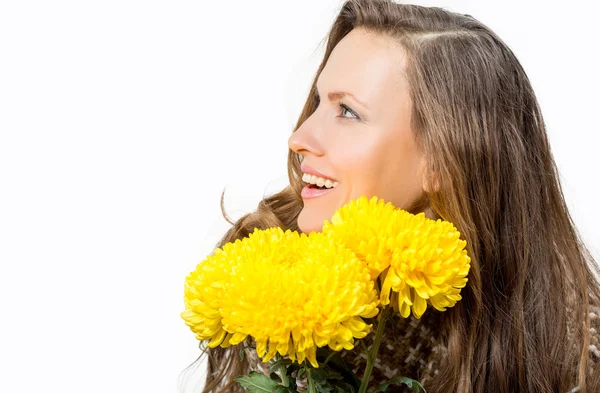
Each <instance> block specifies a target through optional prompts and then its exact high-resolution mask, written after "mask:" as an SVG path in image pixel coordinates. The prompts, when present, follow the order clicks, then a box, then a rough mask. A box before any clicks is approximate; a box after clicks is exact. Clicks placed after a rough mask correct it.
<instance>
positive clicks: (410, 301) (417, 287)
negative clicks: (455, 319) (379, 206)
mask: <svg viewBox="0 0 600 393" xmlns="http://www.w3.org/2000/svg"><path fill="white" fill-rule="evenodd" d="M396 214H397V215H398V220H397V222H398V223H399V224H400V227H399V228H400V230H399V232H398V234H397V236H396V239H395V240H394V242H393V244H394V246H393V247H394V251H393V254H392V262H391V264H390V267H389V269H388V270H387V272H386V273H385V277H384V278H383V284H382V288H381V302H382V304H388V303H389V301H390V300H389V295H390V290H392V291H394V292H395V293H397V295H396V296H397V303H396V302H395V304H396V305H397V307H398V309H399V311H400V314H401V315H402V316H403V317H405V318H406V317H408V315H409V314H410V311H411V308H412V313H413V315H414V316H415V317H416V318H420V317H421V316H422V315H423V313H424V312H425V309H426V308H427V303H429V304H431V305H432V306H433V307H434V308H435V309H437V310H439V311H444V310H446V308H447V307H452V306H454V305H455V304H456V302H457V301H459V300H460V299H461V296H460V290H461V288H464V286H465V285H466V283H467V274H468V273H469V268H470V262H471V258H470V257H469V256H468V255H467V251H466V250H465V249H464V248H465V246H466V244H467V242H466V241H464V240H461V239H460V232H458V230H457V229H456V228H455V227H454V225H452V223H450V222H448V221H443V220H440V219H438V220H435V221H434V220H431V219H429V218H427V217H425V215H424V214H423V213H419V214H417V215H414V214H410V213H408V212H406V211H404V210H400V209H399V210H398V211H397V212H396Z"/></svg>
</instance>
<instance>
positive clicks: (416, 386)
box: [371, 377, 427, 393]
mask: <svg viewBox="0 0 600 393" xmlns="http://www.w3.org/2000/svg"><path fill="white" fill-rule="evenodd" d="M394 384H405V385H406V386H408V387H409V388H411V389H412V391H413V392H415V393H418V392H419V391H421V390H423V392H424V393H427V391H426V390H425V388H424V387H423V386H422V385H421V384H420V383H419V381H415V380H414V379H411V378H407V377H396V378H392V379H390V380H389V381H387V382H384V383H382V384H381V385H379V386H377V387H376V388H375V390H373V391H372V392H371V393H377V392H383V393H387V390H388V388H389V386H390V385H394Z"/></svg>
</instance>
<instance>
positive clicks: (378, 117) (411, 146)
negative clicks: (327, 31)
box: [288, 29, 426, 233]
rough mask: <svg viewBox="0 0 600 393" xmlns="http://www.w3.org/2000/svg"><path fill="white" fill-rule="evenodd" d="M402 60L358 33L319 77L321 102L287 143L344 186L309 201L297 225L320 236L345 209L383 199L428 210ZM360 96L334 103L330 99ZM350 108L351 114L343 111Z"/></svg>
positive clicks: (383, 43) (397, 51)
mask: <svg viewBox="0 0 600 393" xmlns="http://www.w3.org/2000/svg"><path fill="white" fill-rule="evenodd" d="M404 59H405V57H404V53H403V51H402V49H401V48H400V47H398V46H397V45H395V44H394V43H393V42H392V41H391V40H390V39H389V38H386V37H381V36H375V35H373V34H370V33H368V32H366V31H364V30H360V29H354V30H352V31H351V32H350V33H349V34H348V35H347V36H346V37H344V38H343V39H342V40H341V41H340V42H339V43H338V45H337V46H336V47H335V48H334V50H333V52H332V53H331V56H330V58H329V60H328V61H327V64H326V66H325V68H324V69H323V72H322V73H321V75H320V76H319V80H318V82H317V89H318V92H319V97H320V103H319V106H318V108H317V109H316V111H315V112H314V113H313V114H312V115H311V116H310V117H309V118H308V119H306V121H305V122H304V123H303V124H302V125H301V126H300V128H298V130H296V132H294V133H293V134H292V135H291V137H290V138H289V140H288V145H289V147H290V149H292V150H293V151H295V152H296V153H298V154H300V155H302V156H303V161H302V164H303V165H308V166H310V167H312V168H314V169H316V170H318V171H320V172H322V173H323V174H325V175H327V176H326V177H328V178H330V179H334V180H336V181H337V182H339V185H338V186H337V187H336V188H335V189H334V190H332V191H331V192H329V193H327V194H325V195H323V196H320V197H317V198H310V199H304V208H303V209H302V211H301V213H300V215H299V217H298V226H299V227H300V230H302V232H304V233H310V232H320V231H321V230H322V228H323V222H324V221H325V220H330V219H331V216H332V215H333V213H334V212H335V211H336V210H337V209H338V208H340V207H341V206H342V205H344V204H345V203H347V202H349V201H350V200H353V199H356V198H358V197H360V196H363V195H364V196H367V197H371V196H377V197H379V198H381V199H384V200H385V201H386V202H392V204H393V205H394V206H396V207H399V208H402V209H405V210H408V211H410V212H411V213H417V212H420V211H424V210H425V208H426V206H423V203H422V201H423V200H424V199H423V197H424V190H425V189H426V188H425V184H424V177H423V176H422V173H423V170H424V165H425V159H424V155H423V154H422V153H421V152H420V151H419V150H418V148H417V146H416V144H415V138H414V134H413V131H412V130H411V127H410V116H411V110H412V109H411V108H412V107H411V100H410V96H409V92H408V84H407V81H406V80H405V78H404V76H403V75H402V70H403V69H404V61H405V60H404ZM336 91H343V92H349V93H351V94H352V95H354V96H355V97H356V98H358V100H360V101H361V102H362V103H364V104H366V107H365V106H363V105H360V103H359V102H358V101H357V100H356V99H354V98H353V97H351V96H343V97H337V98H334V99H333V100H331V101H330V99H329V98H328V95H329V94H330V93H331V92H336ZM340 105H345V106H346V107H347V108H348V109H346V108H344V107H342V106H340Z"/></svg>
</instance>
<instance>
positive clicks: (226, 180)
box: [0, 0, 600, 393]
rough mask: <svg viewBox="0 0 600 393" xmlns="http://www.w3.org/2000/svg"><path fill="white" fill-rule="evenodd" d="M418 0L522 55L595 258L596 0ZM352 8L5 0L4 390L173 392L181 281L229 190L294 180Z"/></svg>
mask: <svg viewBox="0 0 600 393" xmlns="http://www.w3.org/2000/svg"><path fill="white" fill-rule="evenodd" d="M418 3H419V4H422V5H437V6H442V7H445V8H447V9H449V10H452V11H457V12H461V13H468V14H471V15H473V16H474V17H476V18H477V19H479V20H481V21H482V22H484V23H485V24H487V25H488V26H490V27H491V28H492V29H493V30H495V31H496V32H497V33H498V34H499V35H500V37H502V38H503V39H504V40H505V42H507V44H508V45H509V46H510V47H511V48H512V49H513V51H514V52H515V53H516V55H517V57H518V58H519V60H520V61H521V62H522V64H523V66H524V68H525V70H526V71H527V73H528V75H529V77H530V79H531V81H532V83H533V85H534V89H535V91H536V94H537V96H538V98H539V101H540V104H541V106H542V110H543V113H544V115H545V120H546V122H547V126H548V132H549V136H550V139H551V144H552V149H553V152H554V155H555V159H556V161H557V162H558V165H559V168H560V172H561V175H562V177H561V180H562V181H563V185H564V187H565V193H566V198H567V200H568V203H569V206H570V207H571V209H572V213H573V216H574V219H575V221H576V224H577V225H578V227H579V229H580V230H581V232H582V234H583V236H584V239H585V240H587V242H588V244H589V245H590V247H591V248H592V250H593V251H594V253H595V255H596V257H598V255H599V248H600V244H599V242H598V240H599V239H600V230H599V228H598V226H595V225H594V223H596V222H598V221H600V213H598V210H597V209H596V206H597V201H598V198H599V197H600V193H599V189H598V169H599V168H600V157H599V156H600V154H599V153H598V147H597V146H598V142H600V137H599V134H600V127H599V126H598V114H599V105H598V104H599V103H600V102H599V101H600V100H599V99H598V91H599V89H600V77H599V76H598V73H597V72H598V70H599V69H600V64H599V61H598V57H597V53H598V39H599V38H600V37H599V34H598V31H597V29H596V28H597V26H598V22H597V13H595V12H594V11H593V10H592V9H591V7H592V1H591V0H590V1H587V2H585V1H578V0H574V1H569V2H568V3H564V2H556V3H552V2H547V1H529V2H522V1H516V0H510V1H508V0H504V1H495V2H487V1H486V2H482V1H458V0H457V1H450V0H448V1H439V2H418ZM340 5H341V1H338V0H331V1H325V0H302V1H291V0H272V1H265V0H261V1H246V0H231V1H200V0H196V1H149V0H146V1H132V0H119V1H115V0H104V1H58V0H55V1H51V2H50V1H27V0H19V1H17V0H15V1H0V133H1V134H0V262H1V265H0V266H1V271H0V302H1V303H0V312H1V314H0V321H1V322H0V362H1V365H0V369H1V370H2V371H1V372H0V374H2V377H0V391H2V392H11V393H17V392H61V393H68V392H81V391H85V392H90V393H91V392H103V393H104V392H146V393H149V392H176V391H177V384H178V377H179V374H180V372H181V371H182V370H183V369H184V368H185V367H186V366H188V365H189V364H191V363H192V362H193V361H194V360H195V359H196V357H197V356H198V342H197V341H196V339H195V337H194V335H193V333H192V332H191V331H190V330H189V328H188V327H187V326H185V324H184V323H183V320H182V319H181V318H180V316H179V313H180V312H181V311H183V282H184V279H185V276H186V275H187V274H188V273H189V272H190V271H192V270H193V269H194V268H195V266H196V264H197V263H199V262H200V261H201V260H202V259H203V258H204V257H205V256H206V255H207V254H208V253H209V252H210V251H211V250H212V248H213V247H214V245H215V243H216V242H217V241H218V240H219V238H220V237H221V236H222V235H223V234H224V232H225V230H226V229H227V228H228V227H229V226H228V225H227V224H226V223H225V221H224V220H223V219H222V218H221V215H220V210H219V198H220V193H221V191H222V190H223V189H224V188H225V187H227V193H226V206H227V208H228V210H229V212H230V213H231V215H232V217H233V218H238V217H240V216H241V215H242V214H243V213H246V212H249V211H251V210H253V209H254V208H255V207H256V204H257V203H258V201H259V200H260V199H261V198H262V196H263V195H264V194H266V193H272V192H274V191H276V190H278V189H280V188H282V187H283V186H285V185H286V184H287V177H286V167H285V165H286V157H287V149H288V147H287V138H288V136H289V134H290V133H291V130H292V128H293V126H294V124H295V122H296V120H297V117H298V115H299V113H300V109H301V106H302V104H303V102H304V99H305V95H306V93H307V89H308V86H309V81H310V78H311V77H312V75H313V74H314V72H315V71H316V68H317V65H318V63H319V59H320V57H321V56H322V52H323V46H322V45H320V41H321V39H322V38H323V37H324V35H325V34H326V32H327V30H328V28H329V26H330V24H331V22H332V20H333V18H334V16H335V14H336V11H337V9H338V8H339V6H340ZM194 378H196V380H199V379H200V376H199V375H197V374H196V376H195V377H193V378H192V380H191V381H190V383H191V385H190V387H193V386H192V385H193V380H194ZM188 391H191V389H190V390H188Z"/></svg>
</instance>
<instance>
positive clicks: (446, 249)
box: [181, 196, 470, 393]
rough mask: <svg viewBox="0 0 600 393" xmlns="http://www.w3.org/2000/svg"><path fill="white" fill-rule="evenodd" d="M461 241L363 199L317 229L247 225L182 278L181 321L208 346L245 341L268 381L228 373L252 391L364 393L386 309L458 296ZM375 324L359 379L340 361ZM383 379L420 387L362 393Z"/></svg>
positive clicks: (449, 231)
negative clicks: (250, 228) (265, 367)
mask: <svg viewBox="0 0 600 393" xmlns="http://www.w3.org/2000/svg"><path fill="white" fill-rule="evenodd" d="M465 246H466V241H464V240H461V239H460V233H459V232H458V231H457V230H456V228H455V227H454V226H453V225H452V224H451V223H449V222H447V221H443V220H439V219H438V220H436V221H434V220H431V219H428V218H426V217H425V215H424V214H423V213H419V214H417V215H414V214H411V213H408V212H406V211H404V210H402V209H398V208H395V207H394V206H393V205H392V204H391V203H389V202H388V203H385V202H384V201H383V200H381V199H378V198H377V197H372V198H371V199H367V198H366V197H364V196H363V197H361V198H359V199H356V200H353V201H351V202H349V203H348V204H346V205H344V206H342V207H341V208H340V209H338V210H337V211H336V212H335V213H334V215H333V216H332V218H331V222H329V221H325V223H324V225H323V230H322V232H312V233H310V234H309V235H306V234H304V233H301V234H299V233H298V232H295V231H290V230H287V231H283V230H282V229H281V228H268V229H265V230H259V229H255V230H254V232H253V233H251V234H250V235H249V236H248V237H246V238H244V239H242V240H240V239H238V240H236V241H235V242H230V243H227V244H225V245H224V246H223V247H222V248H217V249H216V251H215V253H214V254H213V255H211V256H209V257H207V258H206V259H205V260H204V261H202V262H201V263H199V264H198V266H197V267H196V270H195V271H193V272H191V273H190V274H189V275H188V277H187V278H186V281H185V290H184V303H185V309H186V311H184V312H182V313H181V317H182V318H183V319H184V321H185V323H186V325H188V326H189V327H190V328H191V330H192V331H193V332H194V333H195V334H196V338H197V339H198V340H202V341H207V346H208V347H210V348H214V347H217V346H221V347H224V348H226V347H229V346H231V345H236V344H239V343H242V342H243V341H244V340H245V339H247V338H252V339H253V340H254V342H255V343H256V347H255V348H250V350H256V353H257V355H258V356H259V357H260V358H262V361H263V362H269V364H270V368H269V369H270V371H271V374H270V376H267V375H263V374H262V373H258V372H250V375H247V376H239V377H237V378H236V381H237V382H238V383H240V384H241V385H242V386H244V387H245V388H246V389H247V390H248V391H249V392H251V393H255V392H256V393H258V392H261V393H265V392H275V393H298V391H299V386H298V385H297V381H296V380H297V379H298V378H305V379H306V380H307V390H308V392H309V393H317V392H318V393H343V392H347V393H356V392H358V393H366V391H367V386H368V383H369V379H370V376H371V371H372V369H373V365H374V363H375V358H376V356H377V352H378V350H379V344H380V342H381V338H382V336H383V332H384V327H385V321H386V319H387V317H388V316H389V314H390V313H399V314H400V315H401V316H402V317H404V318H407V317H408V316H409V315H410V313H411V312H412V314H413V315H414V316H415V317H416V318H420V317H421V316H422V315H423V313H424V312H425V311H426V309H427V306H428V305H430V306H431V308H434V309H436V310H438V311H444V310H446V308H448V307H452V306H454V305H455V304H456V302H457V301H459V300H460V299H461V296H460V290H461V289H462V288H463V287H464V286H465V285H466V283H467V274H468V272H469V267H470V258H469V256H468V255H467V252H466V250H465V249H464V248H465ZM376 317H377V330H376V332H375V338H374V344H373V345H372V347H371V348H370V350H367V348H366V346H364V345H363V347H364V350H365V351H366V352H367V353H366V359H367V360H366V367H365V372H364V374H363V376H362V380H361V381H359V380H358V379H357V378H356V377H355V376H354V375H353V374H352V372H351V371H350V370H349V369H348V368H347V366H346V365H345V364H344V363H343V360H342V359H341V358H340V357H339V356H338V355H339V354H340V352H341V351H343V350H351V349H353V348H354V346H355V345H356V342H358V343H360V339H361V338H364V337H366V336H367V335H368V334H372V331H371V330H372V328H373V322H374V318H376ZM355 339H356V341H355ZM245 349H247V348H244V349H242V352H243V350H245ZM240 355H241V356H243V353H241V354H240ZM391 384H405V385H408V386H409V387H411V388H413V389H414V390H415V391H419V390H420V389H423V388H422V386H421V385H420V384H419V383H418V382H417V381H415V380H412V379H410V378H407V377H402V376H401V377H396V378H393V379H391V380H389V381H387V382H385V383H383V384H381V385H379V386H378V387H377V388H376V389H375V390H374V391H373V392H370V393H375V392H377V391H383V392H387V389H388V387H389V386H390V385H391ZM423 390H424V389H423Z"/></svg>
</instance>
